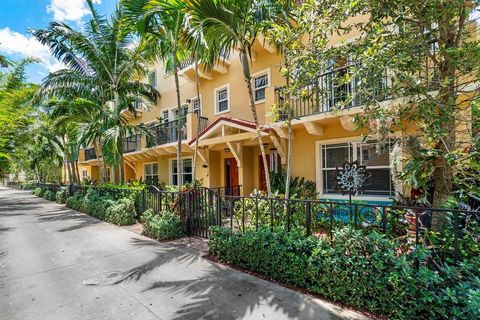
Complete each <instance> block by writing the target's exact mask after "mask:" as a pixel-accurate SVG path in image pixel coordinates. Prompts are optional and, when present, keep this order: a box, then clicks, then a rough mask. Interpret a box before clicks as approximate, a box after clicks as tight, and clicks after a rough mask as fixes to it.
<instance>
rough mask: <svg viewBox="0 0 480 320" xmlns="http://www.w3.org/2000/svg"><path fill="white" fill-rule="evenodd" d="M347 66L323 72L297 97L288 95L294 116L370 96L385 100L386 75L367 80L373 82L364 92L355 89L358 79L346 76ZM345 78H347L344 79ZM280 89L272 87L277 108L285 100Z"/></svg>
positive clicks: (348, 105)
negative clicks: (368, 90) (368, 89)
mask: <svg viewBox="0 0 480 320" xmlns="http://www.w3.org/2000/svg"><path fill="white" fill-rule="evenodd" d="M350 68H351V67H348V66H347V67H342V68H338V69H335V70H331V71H328V72H325V73H324V74H322V75H320V77H318V79H316V80H315V81H314V82H313V83H312V84H311V85H309V86H307V87H305V88H304V89H303V90H302V94H301V96H300V97H299V96H294V97H290V98H289V101H288V103H289V104H290V106H289V108H291V109H292V111H293V115H294V117H295V118H298V117H305V116H309V115H314V114H319V113H323V112H328V111H332V110H338V109H345V108H352V107H358V106H361V105H363V104H364V103H365V100H366V99H372V98H373V99H375V100H377V101H384V100H386V99H388V96H387V95H386V90H385V89H386V88H387V84H388V82H387V81H388V78H387V75H386V74H385V75H384V76H381V77H376V78H373V79H371V80H370V81H372V82H373V83H372V85H369V88H370V89H371V91H370V92H369V94H368V95H366V94H363V93H362V94H360V93H358V92H357V89H358V88H360V86H359V82H360V81H359V79H358V78H355V77H353V78H352V77H349V76H348V75H349V74H350V73H351V72H350ZM345 79H350V80H349V81H345ZM372 88H373V89H372ZM282 89H283V88H275V101H276V103H277V105H278V106H279V107H280V109H282V107H284V106H285V103H287V101H286V99H285V96H284V94H283V93H282ZM283 119H284V117H283Z"/></svg>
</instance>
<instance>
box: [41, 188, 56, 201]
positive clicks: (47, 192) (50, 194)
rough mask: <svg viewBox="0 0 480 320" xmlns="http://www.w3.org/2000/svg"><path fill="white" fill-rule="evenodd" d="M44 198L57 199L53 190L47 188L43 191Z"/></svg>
mask: <svg viewBox="0 0 480 320" xmlns="http://www.w3.org/2000/svg"><path fill="white" fill-rule="evenodd" d="M43 198H45V199H46V200H49V201H55V200H56V195H55V193H54V192H53V191H50V190H48V189H47V190H45V192H44V193H43Z"/></svg>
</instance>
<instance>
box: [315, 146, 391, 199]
mask: <svg viewBox="0 0 480 320" xmlns="http://www.w3.org/2000/svg"><path fill="white" fill-rule="evenodd" d="M355 160H357V161H358V162H359V163H360V164H361V165H364V166H366V167H367V172H369V173H370V175H371V176H370V179H369V183H368V185H366V186H365V187H364V190H363V192H362V194H363V195H383V196H391V195H393V194H394V190H393V184H392V177H391V170H390V150H389V148H386V150H382V151H381V152H380V153H377V150H376V143H375V142H367V143H360V142H350V143H342V144H330V145H323V146H322V160H321V161H322V182H323V193H324V194H332V193H338V192H339V191H337V190H335V186H336V168H337V167H341V166H343V164H344V163H345V162H346V161H355Z"/></svg>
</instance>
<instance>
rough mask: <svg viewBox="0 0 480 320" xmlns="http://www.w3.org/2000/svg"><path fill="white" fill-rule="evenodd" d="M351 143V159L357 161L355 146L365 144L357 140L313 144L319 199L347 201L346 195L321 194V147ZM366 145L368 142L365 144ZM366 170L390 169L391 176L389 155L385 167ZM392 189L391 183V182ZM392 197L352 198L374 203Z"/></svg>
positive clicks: (366, 196) (369, 196)
mask: <svg viewBox="0 0 480 320" xmlns="http://www.w3.org/2000/svg"><path fill="white" fill-rule="evenodd" d="M345 143H352V144H355V146H354V148H353V157H352V159H353V160H354V161H355V160H357V152H356V150H357V149H356V148H357V145H361V144H365V142H362V141H360V140H359V139H352V138H340V139H331V140H324V141H316V142H315V169H316V180H317V181H316V182H317V194H318V197H319V198H329V199H332V198H333V199H348V195H342V194H341V193H323V172H324V168H323V163H324V159H323V146H327V145H332V144H345ZM367 143H368V142H367ZM367 168H373V169H390V174H392V170H393V169H392V159H391V155H390V163H389V165H386V166H367ZM392 187H393V182H392ZM392 197H393V195H391V196H387V195H370V194H369V195H359V196H356V197H354V198H355V199H361V200H366V201H368V200H375V201H390V200H391V198H392Z"/></svg>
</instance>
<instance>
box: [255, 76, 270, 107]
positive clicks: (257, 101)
mask: <svg viewBox="0 0 480 320" xmlns="http://www.w3.org/2000/svg"><path fill="white" fill-rule="evenodd" d="M265 75H266V76H267V84H266V85H265V86H264V87H261V88H256V87H255V84H256V81H255V80H256V79H257V78H259V77H261V76H265ZM251 77H252V80H251V81H252V89H253V99H254V100H255V92H256V91H257V90H258V89H263V90H265V98H264V99H262V100H255V104H260V103H265V100H266V98H267V88H269V87H270V86H271V85H272V76H271V69H270V68H266V69H263V70H260V71H258V72H255V73H254V74H252V75H251Z"/></svg>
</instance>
